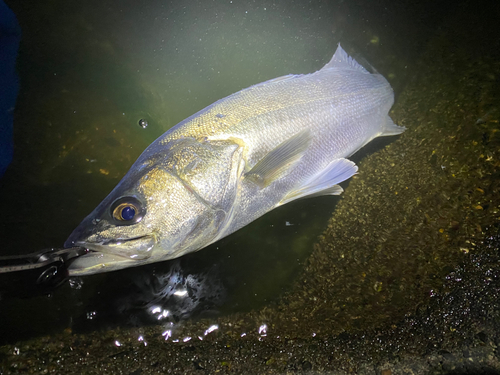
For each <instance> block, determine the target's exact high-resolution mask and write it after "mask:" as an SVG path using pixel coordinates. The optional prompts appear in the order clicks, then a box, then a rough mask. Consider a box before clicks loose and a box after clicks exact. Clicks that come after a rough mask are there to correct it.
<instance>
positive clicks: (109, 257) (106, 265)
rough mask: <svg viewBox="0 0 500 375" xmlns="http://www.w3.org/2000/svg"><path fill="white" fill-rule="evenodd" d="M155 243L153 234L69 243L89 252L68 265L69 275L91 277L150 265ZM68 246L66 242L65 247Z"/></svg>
mask: <svg viewBox="0 0 500 375" xmlns="http://www.w3.org/2000/svg"><path fill="white" fill-rule="evenodd" d="M156 243H157V241H156V236H155V235H154V234H148V235H143V236H137V237H133V238H119V239H112V240H104V241H101V242H91V241H71V243H70V245H71V246H78V247H84V248H86V249H88V250H90V252H89V253H87V254H85V255H82V256H79V257H77V258H75V259H74V260H73V261H72V262H71V263H70V264H69V266H68V272H69V275H70V276H83V275H91V274H95V273H101V272H109V271H114V270H118V269H122V268H127V267H133V266H139V265H141V264H145V263H150V259H149V258H150V257H151V255H152V253H153V248H154V247H155V245H156ZM68 244H69V243H68V241H67V243H65V247H67V246H66V245H68Z"/></svg>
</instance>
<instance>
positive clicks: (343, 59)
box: [321, 43, 370, 74]
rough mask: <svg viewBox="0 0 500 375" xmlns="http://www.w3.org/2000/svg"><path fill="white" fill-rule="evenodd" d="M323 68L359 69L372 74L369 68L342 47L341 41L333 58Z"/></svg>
mask: <svg viewBox="0 0 500 375" xmlns="http://www.w3.org/2000/svg"><path fill="white" fill-rule="evenodd" d="M323 69H354V70H359V71H360V72H363V73H367V74H370V72H369V71H368V70H366V69H365V68H363V67H362V66H361V64H359V63H358V62H357V61H356V60H354V59H353V58H352V57H351V56H349V55H348V54H347V52H346V51H344V50H343V49H342V47H341V46H340V43H339V46H338V47H337V50H336V51H335V53H334V54H333V57H332V59H331V60H330V62H329V63H328V64H326V65H325V66H324V67H323ZM323 69H321V70H323Z"/></svg>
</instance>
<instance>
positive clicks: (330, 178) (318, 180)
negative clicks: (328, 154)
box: [278, 158, 358, 206]
mask: <svg viewBox="0 0 500 375" xmlns="http://www.w3.org/2000/svg"><path fill="white" fill-rule="evenodd" d="M357 171H358V167H357V166H356V164H355V163H353V162H352V161H350V160H348V159H345V158H342V159H336V160H334V161H332V162H331V163H330V164H329V165H328V166H327V167H326V168H325V169H324V170H322V171H321V172H319V173H318V174H316V175H315V176H313V177H312V178H311V179H309V180H308V181H306V182H305V183H304V184H302V185H301V186H298V187H297V188H296V189H295V190H293V191H290V192H289V193H288V194H287V195H286V196H285V197H284V198H283V199H282V200H281V201H280V203H279V204H278V206H281V205H283V204H285V203H288V202H291V201H294V200H296V199H300V198H306V197H307V198H309V197H316V196H320V195H339V194H340V193H342V192H343V191H344V190H343V189H342V188H341V187H340V186H339V185H338V184H339V183H340V182H342V181H345V180H347V179H348V178H350V177H352V176H353V175H354V174H356V172H357Z"/></svg>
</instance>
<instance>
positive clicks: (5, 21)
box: [0, 0, 21, 177]
mask: <svg viewBox="0 0 500 375" xmlns="http://www.w3.org/2000/svg"><path fill="white" fill-rule="evenodd" d="M20 40H21V28H20V27H19V25H18V23H17V20H16V16H15V15H14V12H12V11H11V10H10V9H9V7H8V6H7V5H6V4H5V3H4V2H3V1H2V0H0V177H1V176H3V174H4V173H5V170H6V169H7V166H8V165H9V163H10V162H11V161H12V154H13V140H12V127H13V121H14V117H13V115H14V106H15V105H16V98H17V92H18V91H19V81H18V79H17V74H16V57H17V50H18V48H19V41H20Z"/></svg>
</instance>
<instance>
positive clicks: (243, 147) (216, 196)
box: [65, 45, 404, 275]
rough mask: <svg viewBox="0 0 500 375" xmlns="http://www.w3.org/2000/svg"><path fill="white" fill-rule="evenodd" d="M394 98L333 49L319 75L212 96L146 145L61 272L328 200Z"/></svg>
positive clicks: (117, 263)
mask: <svg viewBox="0 0 500 375" xmlns="http://www.w3.org/2000/svg"><path fill="white" fill-rule="evenodd" d="M393 102H394V94H393V91H392V88H391V86H390V85H389V83H388V82H387V80H386V79H385V78H384V77H383V76H382V75H380V74H378V73H370V72H368V71H367V70H365V69H364V68H363V67H362V66H361V65H359V64H358V63H357V62H356V61H355V60H354V59H352V58H351V57H350V56H348V55H347V54H346V52H345V51H344V50H343V49H342V48H341V47H340V45H339V46H338V48H337V51H336V52H335V54H334V56H333V58H332V59H331V61H330V62H329V63H328V64H326V65H325V66H324V67H323V68H322V69H321V70H319V71H317V72H315V73H312V74H306V75H288V76H284V77H279V78H275V79H272V80H270V81H266V82H263V83H260V84H257V85H254V86H251V87H249V88H247V89H244V90H241V91H239V92H237V93H235V94H232V95H230V96H228V97H226V98H224V99H221V100H219V101H217V102H215V103H213V104H212V105H210V106H208V107H206V108H205V109H203V110H201V111H199V112H198V113H196V114H194V115H193V116H191V117H189V118H187V119H186V120H184V121H182V122H181V123H179V124H177V125H176V126H174V127H173V128H171V129H170V130H168V131H167V132H166V133H164V134H163V135H162V136H160V137H159V138H158V139H157V140H156V141H154V142H153V143H152V144H151V145H150V146H149V147H148V148H147V149H146V150H145V151H144V152H143V153H142V155H141V156H140V157H139V158H138V160H137V161H136V162H135V163H134V165H133V166H132V167H131V168H130V170H129V171H128V173H127V174H126V175H125V177H124V178H123V179H122V180H121V182H120V183H119V184H118V185H117V186H116V187H115V189H114V190H113V191H112V192H111V193H110V194H109V195H108V197H107V198H105V199H104V201H103V202H101V204H100V205H99V206H98V207H97V208H96V209H95V210H94V211H93V212H92V213H91V214H90V215H89V216H87V218H85V219H84V220H83V222H82V223H81V224H80V225H79V226H78V227H77V228H76V229H75V230H74V231H73V233H72V234H71V236H70V237H69V238H68V240H67V241H66V243H65V246H66V247H72V246H81V247H85V248H87V249H89V250H91V252H89V253H88V254H86V255H83V256H81V257H79V258H77V259H76V260H75V261H74V262H73V263H72V264H71V265H70V268H69V272H70V275H87V274H92V273H99V272H106V271H112V270H116V269H121V268H126V267H132V266H138V265H141V264H146V263H152V262H159V261H163V260H168V259H173V258H177V257H180V256H182V255H184V254H187V253H190V252H194V251H197V250H200V249H202V248H204V247H206V246H207V245H209V244H211V243H213V242H215V241H217V240H219V239H220V238H223V237H225V236H227V235H229V234H231V233H233V232H234V231H236V230H238V229H239V228H241V227H243V226H245V225H247V224H248V223H250V222H251V221H253V220H255V219H257V218H258V217H260V216H262V215H264V214H265V213H266V212H269V211H270V210H272V209H274V208H276V207H278V206H280V205H283V204H285V203H288V202H291V201H293V200H295V199H299V198H304V197H310V196H318V195H328V194H330V195H336V194H340V193H341V192H342V188H341V187H340V186H339V185H338V184H339V183H340V182H342V181H344V180H346V179H348V178H350V177H351V176H352V175H354V174H355V173H356V172H357V166H356V165H355V164H354V163H353V162H351V161H350V160H348V159H346V157H348V156H350V155H352V154H353V153H354V152H356V151H357V150H358V149H360V148H361V147H363V146H364V145H365V144H367V143H368V142H370V141H371V140H372V139H373V138H375V137H378V136H385V135H395V134H399V133H401V132H403V131H404V128H403V127H399V126H397V125H395V124H394V123H393V122H392V120H391V119H390V117H389V115H388V113H389V110H390V108H391V106H392V104H393Z"/></svg>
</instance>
